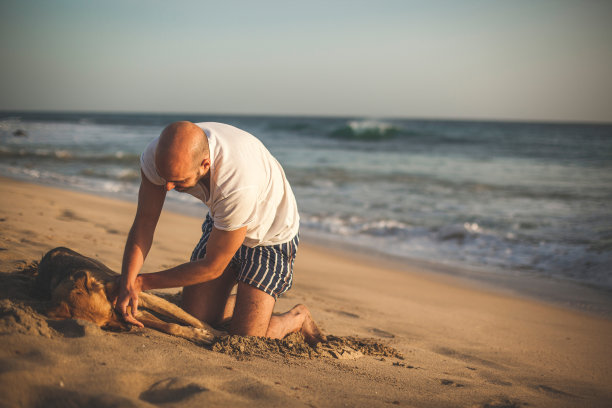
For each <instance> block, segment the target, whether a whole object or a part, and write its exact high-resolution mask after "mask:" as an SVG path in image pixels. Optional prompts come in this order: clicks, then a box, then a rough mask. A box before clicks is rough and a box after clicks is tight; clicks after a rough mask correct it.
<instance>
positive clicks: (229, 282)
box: [181, 266, 236, 326]
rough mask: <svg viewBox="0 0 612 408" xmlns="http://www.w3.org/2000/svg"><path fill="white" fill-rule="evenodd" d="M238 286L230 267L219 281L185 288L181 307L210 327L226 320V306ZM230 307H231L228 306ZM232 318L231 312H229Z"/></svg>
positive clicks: (215, 280)
mask: <svg viewBox="0 0 612 408" xmlns="http://www.w3.org/2000/svg"><path fill="white" fill-rule="evenodd" d="M235 284H236V280H235V276H234V271H233V270H232V268H231V267H230V266H228V267H227V268H226V269H225V271H224V272H223V274H221V276H219V277H218V278H217V279H213V280H211V281H208V282H204V283H198V284H197V285H192V286H185V287H184V288H183V300H182V302H181V307H182V308H183V309H184V310H185V311H186V312H187V313H189V314H191V315H192V316H194V317H196V318H198V319H200V320H201V321H203V322H206V323H208V324H210V325H213V326H214V325H217V324H220V323H223V321H224V320H226V318H227V316H225V315H226V314H227V312H226V311H225V309H226V304H228V303H229V302H228V298H229V297H230V293H231V291H232V288H233V287H234V285H235ZM228 306H229V305H228ZM229 313H230V316H231V310H230V311H229Z"/></svg>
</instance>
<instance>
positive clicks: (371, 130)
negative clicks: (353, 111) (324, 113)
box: [329, 120, 402, 141]
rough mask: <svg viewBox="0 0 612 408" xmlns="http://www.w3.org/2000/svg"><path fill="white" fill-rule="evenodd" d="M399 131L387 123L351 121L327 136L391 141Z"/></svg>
mask: <svg viewBox="0 0 612 408" xmlns="http://www.w3.org/2000/svg"><path fill="white" fill-rule="evenodd" d="M401 131H402V128H401V127H399V126H398V125H395V124H392V123H388V122H381V121H376V120H352V121H349V122H348V123H346V125H345V126H342V127H339V128H336V129H334V130H332V131H331V132H330V133H329V136H330V137H332V138H336V139H349V140H360V141H378V140H388V139H392V138H394V137H395V136H397V135H398V134H399V133H400V132H401Z"/></svg>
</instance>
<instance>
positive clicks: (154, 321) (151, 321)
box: [136, 310, 226, 345]
mask: <svg viewBox="0 0 612 408" xmlns="http://www.w3.org/2000/svg"><path fill="white" fill-rule="evenodd" d="M136 318H137V319H138V320H139V321H140V322H141V323H142V324H144V325H145V327H150V328H152V329H155V330H159V331H161V332H164V333H167V334H170V335H172V336H179V337H183V338H185V339H187V340H190V341H193V342H194V343H199V344H206V345H209V344H211V343H212V342H213V340H214V339H215V337H218V336H222V335H225V334H226V333H225V332H220V331H217V330H214V329H213V331H214V332H213V331H209V330H207V329H205V328H198V327H187V326H181V325H179V324H175V323H168V322H164V321H162V320H160V319H158V318H157V317H155V316H153V315H152V314H151V313H149V312H147V311H146V310H143V311H140V312H139V313H138V316H137V317H136Z"/></svg>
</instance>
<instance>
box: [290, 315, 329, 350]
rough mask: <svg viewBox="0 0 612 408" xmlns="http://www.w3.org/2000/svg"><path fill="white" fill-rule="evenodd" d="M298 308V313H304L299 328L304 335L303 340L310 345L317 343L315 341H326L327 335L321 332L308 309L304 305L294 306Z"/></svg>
mask: <svg viewBox="0 0 612 408" xmlns="http://www.w3.org/2000/svg"><path fill="white" fill-rule="evenodd" d="M298 307H299V308H300V309H301V310H300V313H303V314H304V323H303V324H302V328H301V329H300V333H302V335H303V336H304V340H305V341H306V343H308V344H309V345H310V346H311V347H314V346H316V345H317V343H321V342H322V341H327V337H325V335H324V334H323V333H322V332H321V330H320V329H319V327H318V326H317V324H316V323H315V322H314V320H313V319H312V316H311V315H310V310H308V308H307V307H306V306H304V305H296V306H295V307H294V309H295V308H298Z"/></svg>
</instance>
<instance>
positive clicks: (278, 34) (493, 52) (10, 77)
mask: <svg viewBox="0 0 612 408" xmlns="http://www.w3.org/2000/svg"><path fill="white" fill-rule="evenodd" d="M611 21H612V1H606V0H604V1H593V0H580V1H579V0H575V1H565V0H538V1H533V0H513V1H496V0H488V1H476V0H470V1H460V0H455V1H439V0H429V1H409V0H403V1H390V0H389V1H385V0H372V1H359V0H352V1H333V0H327V1H317V0H309V1H304V0H301V1H291V0H285V1H265V0H261V1H257V2H254V1H231V0H226V1H223V2H219V1H215V2H209V1H181V0H175V1H167V0H166V1H156V0H150V1H144V0H142V1H138V0H118V1H116V0H105V1H84V0H76V1H72V0H70V1H68V0H54V1H49V0H43V1H30V0H17V1H13V0H0V55H2V58H1V62H0V110H52V111H102V112H185V113H187V112H190V113H226V114H255V115H257V114H265V115H309V116H311V115H315V116H318V115H323V116H358V117H368V118H384V117H402V118H430V119H485V120H527V121H580V122H585V121H586V122H612V23H610V22H611Z"/></svg>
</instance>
